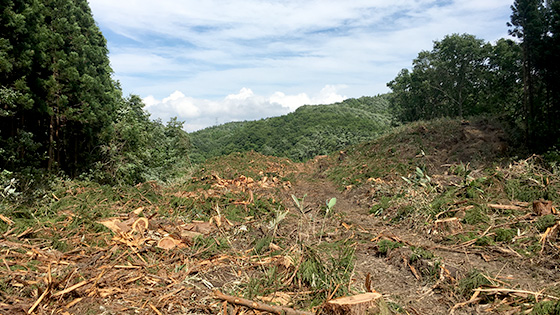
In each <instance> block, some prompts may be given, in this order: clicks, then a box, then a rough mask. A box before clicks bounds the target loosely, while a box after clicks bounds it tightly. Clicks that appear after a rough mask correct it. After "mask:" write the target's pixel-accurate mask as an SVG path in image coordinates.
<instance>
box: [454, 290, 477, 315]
mask: <svg viewBox="0 0 560 315" xmlns="http://www.w3.org/2000/svg"><path fill="white" fill-rule="evenodd" d="M479 294H480V291H477V290H475V292H474V294H473V295H472V296H471V298H470V300H468V301H466V302H463V303H457V304H455V306H453V308H451V311H450V312H449V314H455V310H456V309H458V308H460V307H463V306H465V305H469V304H471V303H474V302H477V301H478V300H480V298H479V297H478V295H479Z"/></svg>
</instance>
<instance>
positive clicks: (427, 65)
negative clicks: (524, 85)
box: [387, 34, 519, 122]
mask: <svg viewBox="0 0 560 315" xmlns="http://www.w3.org/2000/svg"><path fill="white" fill-rule="evenodd" d="M517 51H518V50H517V49H516V44H515V43H514V42H513V41H505V40H504V41H499V42H498V43H497V44H496V45H495V46H493V45H491V44H488V43H486V42H484V41H483V40H481V39H478V38H476V37H474V36H473V35H469V34H463V35H459V34H453V35H448V36H446V37H445V38H444V39H443V40H441V41H436V42H434V47H433V49H432V50H431V51H422V52H420V53H419V54H418V57H417V58H416V59H414V61H413V67H412V70H408V69H403V70H402V71H401V72H400V73H399V74H398V75H397V77H396V78H395V79H394V80H392V81H391V82H389V83H388V84H387V85H388V86H389V87H390V88H391V89H392V91H393V94H392V97H391V110H392V111H393V113H394V114H395V116H396V117H397V118H398V119H399V120H400V121H403V122H409V121H414V120H418V119H432V118H436V117H442V116H448V117H463V116H471V115H478V114H482V113H492V112H494V113H495V112H500V111H501V106H502V105H503V103H504V102H506V101H508V100H512V99H514V98H515V96H516V95H517V94H518V89H517V88H516V86H517V85H518V83H517V76H518V75H519V74H518V69H517V68H516V66H515V65H516V64H517V63H516V62H513V63H512V64H508V62H512V61H515V60H512V59H515V58H516V57H517V56H518V55H517ZM504 83H505V84H509V86H502V85H501V84H504ZM498 94H499V96H500V98H498V97H497V96H496V95H498ZM500 99H501V101H500Z"/></svg>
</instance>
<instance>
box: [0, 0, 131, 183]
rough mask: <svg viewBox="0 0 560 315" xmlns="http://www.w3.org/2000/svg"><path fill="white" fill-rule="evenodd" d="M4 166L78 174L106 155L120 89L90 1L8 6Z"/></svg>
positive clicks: (1, 83) (3, 57)
mask: <svg viewBox="0 0 560 315" xmlns="http://www.w3.org/2000/svg"><path fill="white" fill-rule="evenodd" d="M2 8H3V11H2V12H1V16H0V19H1V20H0V24H1V25H2V28H1V30H2V31H1V33H0V49H1V50H0V70H2V72H1V75H0V95H2V98H1V100H2V104H1V106H2V112H1V113H2V115H1V117H0V142H1V144H2V147H3V148H4V151H3V152H0V153H1V154H0V167H2V168H9V169H21V168H23V167H27V166H33V167H42V168H46V169H49V170H51V169H54V167H55V166H58V167H60V168H61V169H62V170H64V171H66V172H68V173H69V174H72V175H75V174H77V172H79V171H83V170H84V169H87V168H88V167H90V166H91V164H92V163H93V162H94V161H95V160H96V159H99V158H100V155H99V154H100V152H99V144H100V143H102V142H104V141H106V140H107V138H106V136H107V135H109V134H110V132H109V131H108V130H107V128H110V126H111V122H112V120H113V114H114V112H115V106H116V105H117V101H118V98H119V97H120V91H119V89H117V88H116V85H115V83H114V82H113V80H112V79H111V73H112V70H111V68H110V67H109V59H108V57H107V53H108V51H107V48H106V43H105V39H104V38H103V36H102V34H101V32H100V31H99V29H98V27H97V26H96V25H95V22H94V20H93V17H92V15H91V11H90V9H89V5H88V4H87V1H86V0H46V1H35V0H27V1H18V0H12V1H5V0H3V3H2Z"/></svg>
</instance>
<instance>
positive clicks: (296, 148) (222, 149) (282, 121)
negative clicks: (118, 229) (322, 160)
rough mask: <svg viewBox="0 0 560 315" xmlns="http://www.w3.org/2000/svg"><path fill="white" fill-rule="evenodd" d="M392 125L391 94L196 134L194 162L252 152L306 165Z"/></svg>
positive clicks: (235, 123) (194, 137) (193, 137)
mask: <svg viewBox="0 0 560 315" xmlns="http://www.w3.org/2000/svg"><path fill="white" fill-rule="evenodd" d="M390 124H391V115H390V114H389V111H388V95H380V96H376V97H361V98H359V99H348V100H345V101H344V102H341V103H337V104H332V105H314V106H310V105H307V106H302V107H300V108H298V109H297V110H295V111H294V112H293V113H290V114H287V115H284V116H280V117H272V118H267V119H262V120H258V121H249V122H232V123H227V124H224V125H221V126H215V127H211V128H206V129H203V130H201V131H197V132H194V133H191V134H190V137H191V142H192V151H191V155H190V156H191V159H192V161H193V162H200V161H202V160H204V159H207V158H210V157H215V156H220V155H224V154H229V153H232V152H243V151H250V150H253V151H256V152H260V153H263V154H266V155H273V156H282V157H289V158H291V159H292V160H295V161H303V160H306V159H309V158H313V157H314V156H316V155H323V154H328V153H331V152H333V151H335V150H341V149H343V148H344V147H347V146H349V145H352V144H357V143H360V142H363V141H366V140H369V139H372V138H374V137H376V136H378V135H380V134H381V133H383V132H384V131H385V130H387V128H389V127H390Z"/></svg>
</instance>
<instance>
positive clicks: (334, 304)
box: [318, 292, 391, 315]
mask: <svg viewBox="0 0 560 315" xmlns="http://www.w3.org/2000/svg"><path fill="white" fill-rule="evenodd" d="M318 314H321V315H368V314H371V315H373V314H381V315H389V314H391V312H390V311H389V308H388V307H387V304H386V303H385V301H384V300H383V296H382V295H381V294H380V293H377V292H370V293H364V294H358V295H354V296H346V297H341V298H338V299H334V300H330V301H328V302H326V303H324V304H323V305H322V306H321V309H320V311H319V313H318Z"/></svg>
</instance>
